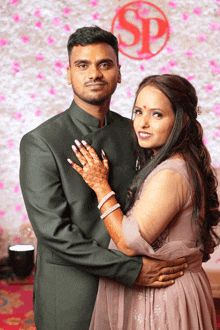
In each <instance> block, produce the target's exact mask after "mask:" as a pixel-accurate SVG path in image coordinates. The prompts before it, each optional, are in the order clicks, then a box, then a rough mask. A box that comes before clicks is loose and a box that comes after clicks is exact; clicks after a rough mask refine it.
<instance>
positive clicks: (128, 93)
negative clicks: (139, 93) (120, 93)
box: [126, 89, 132, 98]
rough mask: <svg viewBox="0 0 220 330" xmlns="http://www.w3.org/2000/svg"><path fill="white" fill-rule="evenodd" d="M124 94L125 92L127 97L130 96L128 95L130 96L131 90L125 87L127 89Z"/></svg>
mask: <svg viewBox="0 0 220 330" xmlns="http://www.w3.org/2000/svg"><path fill="white" fill-rule="evenodd" d="M126 94H127V97H129V98H130V97H131V96H132V94H131V90H130V89H127V90H126Z"/></svg>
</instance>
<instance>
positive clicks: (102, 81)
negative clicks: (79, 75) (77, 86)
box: [85, 78, 107, 86]
mask: <svg viewBox="0 0 220 330" xmlns="http://www.w3.org/2000/svg"><path fill="white" fill-rule="evenodd" d="M96 84H103V85H106V84H107V81H105V80H102V79H99V78H98V79H91V80H90V81H88V82H86V83H85V86H90V85H96Z"/></svg>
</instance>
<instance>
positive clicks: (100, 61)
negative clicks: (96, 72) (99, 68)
mask: <svg viewBox="0 0 220 330" xmlns="http://www.w3.org/2000/svg"><path fill="white" fill-rule="evenodd" d="M97 62H98V64H101V63H104V62H108V63H113V60H112V59H110V58H102V59H101V60H99V61H97ZM79 63H85V64H88V63H90V61H88V60H84V59H81V60H76V61H74V64H79Z"/></svg>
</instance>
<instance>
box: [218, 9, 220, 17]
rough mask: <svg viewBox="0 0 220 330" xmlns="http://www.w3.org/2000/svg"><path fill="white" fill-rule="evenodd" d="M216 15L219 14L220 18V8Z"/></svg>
mask: <svg viewBox="0 0 220 330" xmlns="http://www.w3.org/2000/svg"><path fill="white" fill-rule="evenodd" d="M218 14H219V16H220V8H219V10H218Z"/></svg>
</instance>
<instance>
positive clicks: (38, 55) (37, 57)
mask: <svg viewBox="0 0 220 330" xmlns="http://www.w3.org/2000/svg"><path fill="white" fill-rule="evenodd" d="M36 60H37V61H43V60H44V55H43V54H40V53H39V54H37V55H36Z"/></svg>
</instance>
